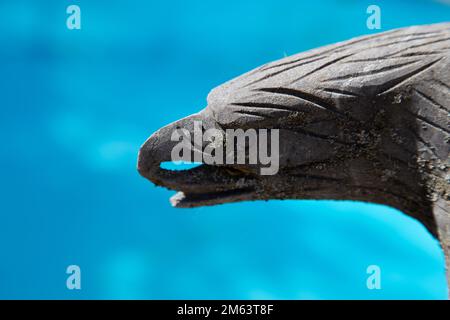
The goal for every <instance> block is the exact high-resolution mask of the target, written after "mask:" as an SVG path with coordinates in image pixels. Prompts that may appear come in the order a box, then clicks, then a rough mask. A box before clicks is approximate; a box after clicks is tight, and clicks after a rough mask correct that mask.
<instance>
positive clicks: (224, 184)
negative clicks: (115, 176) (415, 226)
mask: <svg viewBox="0 0 450 320" xmlns="http://www.w3.org/2000/svg"><path fill="white" fill-rule="evenodd" d="M449 111H450V23H443V24H435V25H427V26H414V27H409V28H404V29H398V30H393V31H389V32H385V33H380V34H376V35H370V36H365V37H360V38H356V39H352V40H349V41H346V42H342V43H337V44H334V45H330V46H326V47H323V48H319V49H315V50H311V51H308V52H304V53H300V54H297V55H294V56H291V57H287V58H284V59H282V60H279V61H275V62H272V63H268V64H266V65H263V66H261V67H259V68H257V69H255V70H253V71H250V72H248V73H246V74H244V75H242V76H240V77H238V78H236V79H233V80H231V81H229V82H227V83H225V84H223V85H221V86H219V87H218V88H216V89H214V90H213V91H212V92H211V93H210V94H209V96H208V106H207V107H206V108H205V109H204V110H202V111H201V112H199V113H197V114H195V115H192V116H190V117H187V118H184V119H182V120H179V121H177V122H175V123H172V124H170V125H168V126H166V127H164V128H162V129H160V130H159V131H157V132H156V133H154V134H153V135H152V136H151V137H150V138H149V139H148V140H147V142H146V143H145V144H144V145H143V146H142V148H141V151H140V155H139V161H138V169H139V172H140V173H141V174H142V175H143V176H144V177H146V178H148V179H149V180H151V181H153V182H154V183H155V184H157V185H160V186H164V187H167V188H170V189H173V190H178V191H181V193H178V194H177V195H176V196H175V197H174V198H173V199H172V202H173V204H174V205H175V206H177V207H194V206H203V205H215V204H220V203H225V202H234V201H241V200H258V199H348V200H358V201H368V202H375V203H381V204H386V205H389V206H392V207H395V208H397V209H399V210H402V211H403V212H405V213H406V214H408V215H410V216H412V217H414V218H416V219H418V220H419V221H421V222H422V223H423V224H424V225H425V226H426V227H427V229H428V230H429V231H430V232H431V233H433V235H435V236H437V237H439V239H440V242H441V245H442V247H443V249H444V251H445V255H446V259H447V266H449V264H450V256H449V254H450V187H449V184H450V173H449V167H450V161H449V154H450V121H449ZM194 120H202V121H203V122H204V125H205V128H218V129H219V130H225V129H227V128H243V129H246V128H255V129H258V128H277V129H280V170H279V172H278V173H277V174H276V175H274V176H262V175H259V174H257V170H255V166H254V165H253V166H251V165H239V166H237V165H223V166H210V165H202V166H200V167H198V168H195V169H192V170H188V171H177V172H173V171H167V170H163V169H160V167H159V164H160V162H162V161H170V160H171V159H170V153H171V150H172V147H173V146H174V145H175V144H176V142H173V141H171V139H170V137H171V133H172V132H173V130H174V129H175V128H178V127H181V128H185V129H187V130H189V131H190V132H192V130H193V128H192V126H193V121H194ZM256 167H257V166H256ZM447 278H448V279H449V281H450V277H449V276H447Z"/></svg>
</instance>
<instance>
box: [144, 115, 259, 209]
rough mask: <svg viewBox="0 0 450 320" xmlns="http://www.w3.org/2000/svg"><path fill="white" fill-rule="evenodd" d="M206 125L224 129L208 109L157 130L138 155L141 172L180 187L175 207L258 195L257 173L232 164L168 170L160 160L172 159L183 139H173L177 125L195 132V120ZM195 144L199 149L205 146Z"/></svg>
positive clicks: (162, 183)
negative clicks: (254, 173) (180, 140)
mask: <svg viewBox="0 0 450 320" xmlns="http://www.w3.org/2000/svg"><path fill="white" fill-rule="evenodd" d="M196 121H201V123H202V124H203V129H209V128H215V129H220V128H219V127H218V126H217V124H216V122H215V121H214V120H212V118H211V117H210V116H208V115H207V113H206V112H205V111H202V112H200V113H197V114H194V115H191V116H189V117H187V118H184V119H181V120H178V121H176V122H173V123H171V124H169V125H167V126H165V127H163V128H161V129H159V130H158V131H156V132H155V133H153V134H152V135H151V136H150V137H149V138H148V139H147V141H146V142H145V143H144V144H143V145H142V147H141V149H140V151H139V156H138V171H139V173H140V174H141V175H142V176H143V177H145V178H147V179H148V180H150V181H152V182H153V183H154V184H156V185H158V186H163V187H166V188H168V189H170V190H175V191H178V192H177V193H176V194H175V195H174V196H173V197H172V198H171V199H170V201H171V203H172V205H173V206H175V207H181V208H191V207H198V206H207V205H216V204H221V203H226V202H236V201H242V200H255V199H258V198H259V196H258V191H257V178H256V176H254V175H252V174H250V173H248V172H246V171H243V170H240V169H239V168H236V167H233V166H230V165H217V166H215V165H207V164H202V165H200V166H198V167H195V168H193V169H189V170H177V171H173V170H166V169H163V168H161V166H160V164H161V163H162V162H166V161H172V159H171V153H172V150H173V148H174V147H175V146H176V145H177V144H178V143H179V141H172V134H173V132H174V131H175V130H177V129H186V130H187V131H189V132H190V133H191V136H193V135H194V122H196ZM199 147H200V146H193V148H194V152H195V150H203V149H200V148H199Z"/></svg>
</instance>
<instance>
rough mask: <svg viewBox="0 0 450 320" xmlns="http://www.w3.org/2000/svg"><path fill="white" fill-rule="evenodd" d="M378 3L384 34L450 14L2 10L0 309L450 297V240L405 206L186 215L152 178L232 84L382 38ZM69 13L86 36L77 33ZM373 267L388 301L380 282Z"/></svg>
mask: <svg viewBox="0 0 450 320" xmlns="http://www.w3.org/2000/svg"><path fill="white" fill-rule="evenodd" d="M372 3H376V4H378V5H379V6H380V7H381V9H382V30H388V29H392V28H396V27H401V26H407V25H412V24H423V23H433V22H441V21H449V20H450V6H449V5H445V4H443V3H438V2H437V1H427V0H404V1H370V2H369V1H356V0H354V1H350V0H348V1H332V0H323V1H320V2H319V1H298V0H297V1H287V0H278V1H274V0H273V1H269V0H254V1H237V0H228V1H212V0H208V1H205V0H203V1H192V0H191V1H181V0H176V1H170V2H169V1H133V2H131V1H124V0H120V1H94V0H89V1H88V0H85V1H75V0H74V1H28V2H27V1H12V0H10V1H5V0H3V1H2V2H0V39H1V43H2V45H1V47H0V57H1V59H0V61H1V62H0V68H1V69H0V70H1V74H2V77H1V80H0V81H1V82H0V85H1V86H0V88H1V89H0V92H1V99H2V103H1V108H0V114H1V117H0V124H1V126H0V133H1V137H2V142H3V145H2V148H0V164H1V168H2V169H3V170H2V173H1V190H0V191H1V192H0V194H1V201H0V212H1V220H2V222H1V224H0V243H1V250H0V252H1V255H0V262H1V263H0V298H39V299H42V298H60V299H74V298H83V299H91V298H99V299H104V298H138V299H142V298H149V299H152V298H160V299H162V298H167V299H173V298H182V299H188V298H189V299H190V298H199V299H201V298H237V299H241V298H242V299H264V298H274V299H284V298H287V299H329V298H333V299H347V298H357V299H394V298H402V299H407V298H413V299H422V298H423V299H444V298H446V296H447V293H446V292H447V288H446V285H445V275H444V269H443V266H444V261H443V255H442V253H441V251H440V250H439V247H438V243H437V242H436V241H435V240H434V239H433V238H432V237H431V236H430V235H429V234H428V233H427V231H426V230H425V229H424V228H423V227H422V226H421V225H420V224H419V223H417V222H416V221H414V220H412V219H410V218H408V217H406V216H405V215H403V214H402V213H400V212H398V211H395V210H393V209H390V208H387V207H382V206H375V205H369V204H362V203H350V202H333V201H322V202H314V201H270V202H254V203H238V204H229V205H223V206H217V207H211V208H199V209H192V210H180V209H173V208H171V207H170V205H169V202H168V198H169V197H170V196H171V195H172V192H170V191H167V190H164V189H161V188H156V187H154V186H152V184H151V183H149V182H148V181H146V180H144V179H142V178H141V177H140V176H139V175H138V174H137V172H136V169H135V167H136V156H137V151H138V149H139V146H140V144H141V143H143V142H144V141H145V139H146V138H147V137H148V136H149V135H150V134H151V133H152V132H153V131H155V130H156V129H158V128H159V127H161V126H163V125H165V124H167V123H169V122H171V121H173V120H176V119H179V118H181V117H184V116H186V115H189V114H191V113H194V112H197V111H198V110H200V109H201V108H203V107H204V106H205V104H206V101H205V99H206V95H207V93H208V92H209V90H210V89H211V88H213V87H215V86H216V85H219V84H220V83H222V82H224V81H226V80H228V79H230V78H232V77H234V76H237V75H239V74H241V73H243V72H245V71H248V70H250V69H251V68H254V67H256V66H258V65H260V64H263V63H265V62H268V61H270V60H274V59H278V58H282V57H284V56H285V55H290V54H294V53H297V52H300V51H303V50H306V49H310V48H314V47H317V46H320V45H325V44H328V43H332V42H335V41H339V40H345V39H347V38H350V37H353V36H357V35H361V34H366V33H371V32H373V31H370V30H367V29H366V17H367V15H366V13H365V11H366V8H367V6H368V5H369V4H372ZM69 4H77V5H79V6H80V8H81V12H82V29H81V30H68V29H67V28H66V25H65V22H66V21H65V20H66V17H67V15H66V13H65V11H66V7H67V6H68V5H69ZM72 264H76V265H79V266H80V268H81V272H82V277H81V283H82V289H81V290H79V291H77V290H73V291H71V290H68V289H67V288H66V277H67V274H66V273H65V270H66V267H67V266H68V265H72ZM371 264H376V265H379V266H380V267H381V272H382V278H381V279H382V280H381V281H382V289H381V290H368V289H367V287H366V279H367V276H368V275H367V274H366V268H367V266H368V265H371Z"/></svg>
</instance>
